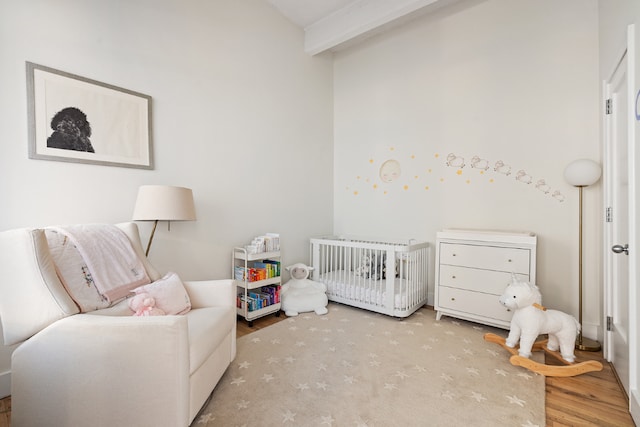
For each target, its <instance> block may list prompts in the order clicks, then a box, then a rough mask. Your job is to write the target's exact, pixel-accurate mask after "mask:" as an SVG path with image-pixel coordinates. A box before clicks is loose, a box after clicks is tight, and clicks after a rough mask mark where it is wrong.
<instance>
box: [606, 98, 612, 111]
mask: <svg viewBox="0 0 640 427" xmlns="http://www.w3.org/2000/svg"><path fill="white" fill-rule="evenodd" d="M605 114H611V98H609V99H607V100H606V101H605Z"/></svg>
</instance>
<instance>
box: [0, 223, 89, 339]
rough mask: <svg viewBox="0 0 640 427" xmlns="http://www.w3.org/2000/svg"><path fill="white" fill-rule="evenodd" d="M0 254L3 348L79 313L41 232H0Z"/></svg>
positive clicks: (24, 229)
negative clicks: (58, 272)
mask: <svg viewBox="0 0 640 427" xmlns="http://www.w3.org/2000/svg"><path fill="white" fill-rule="evenodd" d="M0 253H1V254H3V256H2V257H0V271H2V275H3V278H2V281H0V286H1V287H2V288H3V289H2V291H3V292H2V294H3V297H2V298H0V313H1V316H0V319H1V320H2V329H3V334H4V344H5V345H12V344H16V343H19V342H21V341H24V340H26V339H27V338H29V337H31V336H32V335H34V334H35V333H37V332H38V331H40V330H42V329H44V328H45V327H47V326H48V325H50V324H52V323H54V322H56V321H58V320H60V319H63V318H65V317H67V316H70V315H73V314H77V313H79V312H80V310H79V309H78V307H77V306H76V304H75V303H74V302H73V299H71V297H70V296H69V294H67V292H66V291H65V288H64V286H63V285H62V283H61V282H60V280H59V279H58V276H57V275H56V270H55V266H54V262H53V259H52V258H51V254H50V253H49V246H48V245H47V239H46V237H45V234H44V231H43V230H41V229H28V228H21V229H16V230H9V231H4V232H2V233H0ZM6 254H14V255H15V256H4V255H6Z"/></svg>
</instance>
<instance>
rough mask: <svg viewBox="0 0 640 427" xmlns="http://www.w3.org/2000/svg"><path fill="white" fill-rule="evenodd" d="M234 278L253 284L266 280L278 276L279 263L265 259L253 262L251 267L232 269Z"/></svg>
mask: <svg viewBox="0 0 640 427" xmlns="http://www.w3.org/2000/svg"><path fill="white" fill-rule="evenodd" d="M234 276H235V279H236V280H240V281H245V280H246V281H247V282H255V281H258V280H266V279H270V278H272V277H279V276H280V261H272V260H268V259H265V260H263V261H261V262H258V261H256V262H253V263H252V265H251V267H248V268H245V267H243V266H236V267H234Z"/></svg>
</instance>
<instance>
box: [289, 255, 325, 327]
mask: <svg viewBox="0 0 640 427" xmlns="http://www.w3.org/2000/svg"><path fill="white" fill-rule="evenodd" d="M286 270H287V271H288V272H289V273H290V274H291V279H290V280H289V281H288V282H287V283H285V284H284V285H282V288H281V290H280V297H281V300H282V310H283V311H284V314H286V315H287V316H297V315H298V314H299V313H304V312H307V311H315V312H316V314H327V313H328V312H329V310H327V304H328V303H329V299H328V298H327V293H326V292H327V286H326V285H325V284H324V283H322V282H316V281H314V280H310V279H309V272H310V271H312V270H313V267H308V266H306V265H304V264H302V263H297V264H294V265H292V266H289V267H286Z"/></svg>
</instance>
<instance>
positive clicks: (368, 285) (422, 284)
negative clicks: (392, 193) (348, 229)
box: [311, 236, 429, 317]
mask: <svg viewBox="0 0 640 427" xmlns="http://www.w3.org/2000/svg"><path fill="white" fill-rule="evenodd" d="M311 261H312V266H313V267H314V270H313V272H312V279H313V280H316V281H319V282H323V283H325V284H326V285H327V296H328V297H329V300H330V301H335V302H339V303H342V304H348V305H352V306H354V307H360V308H364V309H367V310H371V311H375V312H377V313H382V314H387V315H389V316H394V317H407V316H409V315H411V313H413V312H414V311H416V310H417V309H419V308H420V307H422V306H423V305H424V304H426V302H427V294H428V289H427V284H428V281H427V275H428V266H429V243H428V242H420V243H414V242H413V241H412V242H409V243H400V242H390V241H386V242H381V241H373V240H367V239H356V238H344V237H335V236H331V237H319V238H313V239H311Z"/></svg>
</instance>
